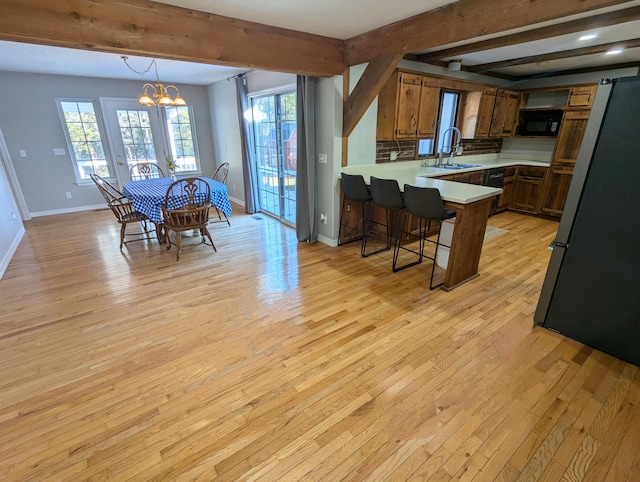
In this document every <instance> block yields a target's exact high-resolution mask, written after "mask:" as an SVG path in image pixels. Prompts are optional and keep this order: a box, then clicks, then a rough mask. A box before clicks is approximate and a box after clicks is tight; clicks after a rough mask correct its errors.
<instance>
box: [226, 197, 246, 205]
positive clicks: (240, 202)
mask: <svg viewBox="0 0 640 482" xmlns="http://www.w3.org/2000/svg"><path fill="white" fill-rule="evenodd" d="M229 201H233V202H234V203H236V204H240V206H242V207H244V201H241V200H240V199H238V198H235V197H232V196H229Z"/></svg>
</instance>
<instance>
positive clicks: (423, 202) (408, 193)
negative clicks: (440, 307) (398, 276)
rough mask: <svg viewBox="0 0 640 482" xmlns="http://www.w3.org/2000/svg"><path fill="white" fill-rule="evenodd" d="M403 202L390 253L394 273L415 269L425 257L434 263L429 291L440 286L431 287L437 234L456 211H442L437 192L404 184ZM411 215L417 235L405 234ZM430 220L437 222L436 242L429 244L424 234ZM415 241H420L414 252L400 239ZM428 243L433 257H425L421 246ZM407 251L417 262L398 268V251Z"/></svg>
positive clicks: (438, 241)
mask: <svg viewBox="0 0 640 482" xmlns="http://www.w3.org/2000/svg"><path fill="white" fill-rule="evenodd" d="M404 203H405V207H406V209H405V210H404V211H403V212H402V213H401V217H400V219H399V222H398V235H397V237H396V243H395V246H394V251H393V271H400V270H401V269H405V268H409V267H410V266H415V265H417V264H420V263H422V259H423V258H428V259H432V260H433V266H432V267H431V279H430V281H429V289H435V288H437V287H438V286H440V285H442V283H440V284H438V285H435V286H434V285H433V274H434V272H435V267H436V258H437V255H438V246H439V245H440V232H441V228H442V221H444V220H445V219H451V218H454V217H455V215H456V212H455V211H454V210H451V209H445V207H444V204H443V203H442V197H441V196H440V191H439V190H438V189H436V188H431V187H415V186H410V185H409V184H405V185H404ZM409 214H410V215H412V216H414V217H416V218H417V219H418V220H419V228H420V229H419V233H418V234H417V235H416V234H414V233H412V232H410V231H406V225H407V218H408V215H409ZM430 221H435V222H437V223H438V236H437V239H436V241H432V240H430V239H427V234H428V233H429V224H430ZM411 237H414V238H418V241H419V249H418V251H415V250H413V249H410V248H408V247H406V246H403V245H402V241H403V239H408V238H411ZM426 241H429V242H431V243H434V244H435V252H434V254H433V258H432V257H431V256H427V255H425V254H424V246H425V242H426ZM401 250H405V251H410V252H412V253H415V254H417V255H418V259H417V260H415V261H413V262H410V263H407V264H404V265H401V266H400V265H398V257H399V255H400V251H401Z"/></svg>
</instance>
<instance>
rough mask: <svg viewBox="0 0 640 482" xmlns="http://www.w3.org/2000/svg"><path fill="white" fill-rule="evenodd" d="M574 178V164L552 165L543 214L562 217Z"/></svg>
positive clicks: (541, 207)
mask: <svg viewBox="0 0 640 482" xmlns="http://www.w3.org/2000/svg"><path fill="white" fill-rule="evenodd" d="M572 177H573V164H562V163H552V164H551V168H550V170H549V173H548V175H547V180H546V182H545V186H544V193H543V195H542V203H541V205H540V212H541V213H543V214H546V215H549V216H554V217H560V216H561V215H562V211H563V209H564V203H565V202H566V200H567V194H568V193H569V186H570V185H571V178H572Z"/></svg>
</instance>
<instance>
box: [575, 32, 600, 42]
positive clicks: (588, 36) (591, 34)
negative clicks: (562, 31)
mask: <svg viewBox="0 0 640 482" xmlns="http://www.w3.org/2000/svg"><path fill="white" fill-rule="evenodd" d="M596 37H597V35H596V34H595V33H588V34H586V35H583V36H582V37H580V38H579V39H578V40H593V39H594V38H596Z"/></svg>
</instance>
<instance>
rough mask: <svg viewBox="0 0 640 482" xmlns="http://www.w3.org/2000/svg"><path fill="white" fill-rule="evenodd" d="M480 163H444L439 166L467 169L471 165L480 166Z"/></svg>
mask: <svg viewBox="0 0 640 482" xmlns="http://www.w3.org/2000/svg"><path fill="white" fill-rule="evenodd" d="M481 166H482V164H445V165H443V166H440V167H441V168H442V169H454V170H455V169H469V168H472V167H481Z"/></svg>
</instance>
